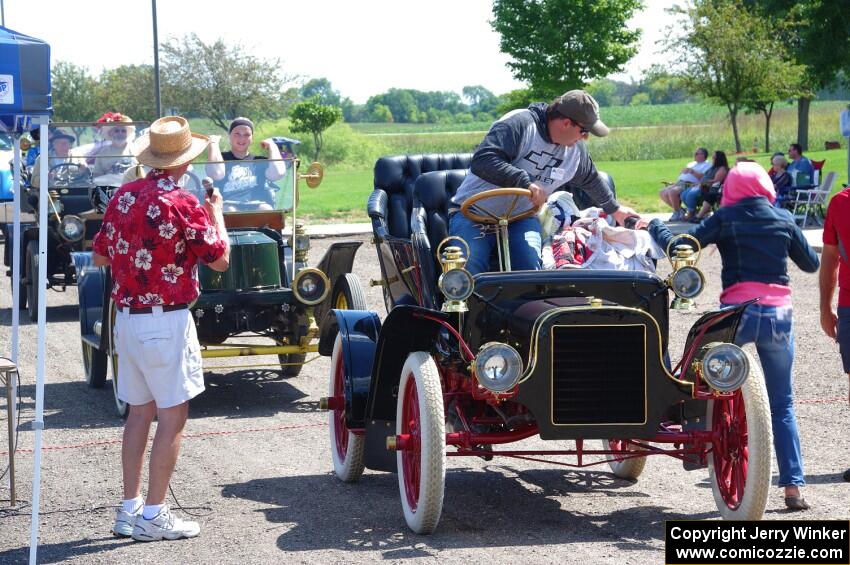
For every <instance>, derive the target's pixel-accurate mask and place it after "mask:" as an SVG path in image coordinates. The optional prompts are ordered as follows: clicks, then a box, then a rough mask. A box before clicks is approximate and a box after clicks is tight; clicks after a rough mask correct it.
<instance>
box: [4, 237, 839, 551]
mask: <svg viewBox="0 0 850 565" xmlns="http://www.w3.org/2000/svg"><path fill="white" fill-rule="evenodd" d="M331 241H332V240H315V242H314V249H313V251H312V252H311V254H312V255H311V256H312V257H313V258H314V259H318V258H320V257H321V254H322V253H323V252H324V249H325V248H326V247H327V245H329V243H330V242H331ZM364 241H365V238H364ZM365 243H366V244H365V245H364V247H363V248H362V249H361V251H360V252H359V254H358V260H357V261H356V264H355V270H356V274H357V275H358V276H359V277H360V280H361V281H363V282H364V283H365V282H366V281H368V280H369V279H370V278H377V276H378V264H377V258H376V254H375V252H374V250H373V249H372V248H371V246H369V244H368V241H365ZM719 263H720V262H719V256H718V255H717V254H716V253H713V254H712V252H711V250H710V251H709V252H708V253H706V257H705V258H704V259H703V264H702V266H703V267H704V269H705V271H706V273H707V278H708V280H709V286H708V289H707V291H706V293H705V294H704V295H703V297H704V298H703V299H702V300H701V301H700V308H699V310H698V311H696V312H692V313H678V312H677V313H674V314H673V315H671V320H672V321H671V324H672V328H673V331H672V332H671V333H672V335H673V338H672V342H673V343H672V344H671V345H672V347H671V351H672V352H673V357H674V358H675V357H677V356H678V353H677V352H680V351H681V348H682V343H683V340H684V337H685V335H686V333H687V329H688V328H689V327H690V325H691V324H692V323H693V322H694V321H695V320H696V318H697V317H698V315H699V313H700V312H701V311H703V310H705V309H706V308H708V307H710V306H712V305H713V304H714V303H715V302H716V297H717V295H718V293H719V287H720V283H719V271H720V269H719ZM792 279H793V286H794V289H795V297H794V301H795V310H796V319H795V325H796V327H795V329H796V332H797V365H796V374H795V377H796V384H795V389H796V394H797V399H798V401H799V405H798V417H799V421H800V428H801V432H802V436H803V452H804V456H805V461H806V472H807V479H808V482H809V486H808V487H807V488H806V490H805V495H806V498H807V499H808V500H809V502H810V503H812V505H813V506H814V508H813V510H812V511H810V512H808V513H806V514H804V515H802V516H800V515H794V516H792V515H789V514H788V513H786V512H785V511H784V506H783V504H782V495H781V490H780V489H778V488H774V489H772V491H771V498H770V501H769V504H768V510H767V515H766V518H769V519H789V518H791V517H805V518H807V519H816V518H824V519H826V518H836V519H837V518H840V519H848V517H850V510H848V506H849V505H848V501H850V484H847V483H843V482H842V480H841V473H842V472H843V471H844V469H846V468H847V466H848V465H850V457H848V455H847V453H848V449H847V448H848V444H847V429H848V422H850V410H848V406H847V401H846V398H847V379H846V377H845V376H844V375H843V374H842V371H841V365H840V361H839V358H838V352H837V347H836V346H835V345H834V344H832V343H830V342H829V340H827V339H826V338H825V337H824V336H823V335H822V333H821V331H820V327H819V324H818V311H817V306H818V297H817V293H818V290H817V276H816V275H809V274H805V273H801V272H800V271H799V270H797V269H796V268H792ZM366 291H367V297H368V300H369V302H370V304H371V306H372V307H373V308H375V309H376V310H378V311H379V312H380V314H381V315H382V316H383V315H384V307H383V301H382V298H381V293H380V289H379V288H377V287H376V288H367V289H366ZM76 301H77V294H76V290H75V289H68V291H67V292H66V293H64V294H62V293H56V292H52V291H51V292H49V293H48V313H47V317H48V321H49V325H48V338H47V339H48V351H49V355H48V359H47V377H46V386H45V417H44V421H45V427H46V429H45V432H44V435H43V443H44V445H45V446H47V447H49V448H52V449H49V450H46V451H44V454H43V460H42V461H43V473H42V498H41V510H42V516H41V527H40V536H39V544H40V547H39V559H40V561H41V562H43V563H54V562H59V561H62V562H66V561H67V562H72V563H129V562H139V563H142V562H145V563H147V562H155V563H160V564H162V563H217V564H223V563H241V564H245V563H270V562H282V561H286V562H366V561H369V562H374V561H378V560H408V559H414V558H417V559H428V558H431V559H440V560H441V561H449V562H464V563H466V562H488V563H501V562H507V561H509V560H510V561H515V560H516V559H517V558H520V559H522V561H524V562H529V563H533V562H540V563H547V562H558V563H617V564H622V563H662V562H663V546H664V541H663V535H664V534H663V529H664V521H665V520H671V519H714V518H717V517H718V513H717V511H716V508H715V506H714V501H713V498H712V495H711V490H710V487H709V485H708V480H707V472H706V471H705V470H698V471H693V472H685V471H683V470H682V468H681V464H679V463H677V462H676V461H675V460H674V459H672V458H662V457H655V458H651V459H650V460H649V462H648V465H647V468H646V471H645V472H644V474H643V475H642V476H641V478H640V480H639V481H637V482H636V483H632V482H629V481H624V480H620V479H617V478H615V477H614V476H613V475H612V474H611V473H610V472H608V469H607V466H599V467H591V468H589V469H584V470H573V469H569V468H566V467H562V466H556V465H552V464H547V463H534V462H527V461H519V460H514V459H495V460H493V461H490V462H484V461H480V460H473V459H469V458H462V459H461V458H450V459H449V470H448V473H447V478H446V499H445V506H444V510H443V517H442V521H441V522H440V525H439V528H438V529H437V531H436V533H435V534H433V535H431V536H427V537H425V536H416V535H414V534H411V533H410V532H409V530H408V529H407V527H406V526H405V523H404V518H403V515H402V512H401V504H400V502H399V498H398V496H399V494H398V483H397V479H396V476H395V475H394V474H386V473H376V472H369V471H367V472H366V474H365V475H364V477H363V479H362V480H361V481H360V482H359V483H358V484H355V485H346V484H342V483H341V482H339V481H337V480H336V479H335V478H334V477H333V476H332V474H331V463H330V454H329V451H328V438H327V435H328V431H327V426H326V424H325V422H326V415H325V413H323V412H320V411H319V410H318V399H319V397H320V396H323V395H325V394H326V391H327V374H328V365H329V363H328V360H327V359H324V358H320V359H318V360H316V361H315V362H313V363H311V364H309V365H307V366H306V367H305V368H304V370H303V372H302V373H301V375H300V376H299V377H297V378H294V379H289V380H284V379H282V378H280V377H279V376H278V374H277V373H275V372H265V371H263V370H241V371H240V370H224V369H216V368H214V367H209V369H210V370H209V373H208V388H207V391H206V392H205V393H204V394H202V395H201V396H200V397H198V398H197V399H195V400H193V401H192V403H191V415H190V420H189V423H188V425H187V429H186V432H187V435H188V437H187V438H186V439H185V441H184V443H183V451H182V454H181V457H180V460H179V462H178V465H177V470H176V472H175V475H174V479H173V481H172V485H173V487H174V492H175V494H176V495H177V498H178V499H179V501H180V503H181V504H182V505H183V506H185V507H187V509H189V510H190V511H191V512H193V513H198V514H204V515H203V517H200V518H198V520H199V521H200V522H201V525H202V528H203V529H202V533H201V536H200V537H199V538H197V539H193V540H184V541H179V542H170V543H155V544H139V543H134V542H132V541H127V540H124V539H116V538H114V537H112V536H111V535H110V533H109V528H110V527H111V524H112V518H113V508H112V507H113V505H115V504H116V503H117V502H118V501H119V500H120V498H121V484H120V470H121V468H120V442H119V441H118V440H120V434H121V425H122V422H121V420H119V419H118V418H117V417H116V416H115V415H114V409H113V400H112V390H111V388H109V383H108V382H107V388H104V389H102V390H93V389H89V388H88V387H87V386H86V384H85V382H84V380H83V375H82V360H81V354H80V345H79V324H78V322H77V307H76ZM10 303H11V292H10V290H9V280H8V278H6V277H2V280H0V308H2V310H0V353H3V352H6V351H8V349H9V339H10V331H9V326H10V323H11V311H10ZM25 317H26V316H25V314H23V313H22V318H25ZM21 343H22V350H21V356H20V357H21V359H22V363H21V368H20V369H21V378H22V381H23V386H22V389H21V391H22V395H23V420H24V422H25V423H24V425H23V427H22V430H21V433H20V448H21V449H22V450H31V449H32V447H33V439H34V438H33V433H32V431H31V430H30V427H29V422H30V421H31V420H32V418H33V415H34V409H35V401H34V394H35V387H34V380H35V351H36V345H35V344H36V326H35V325H33V324H29V323H26V324H25V325H24V326H23V327H22V328H21ZM239 362H242V361H241V360H236V361H235V363H239ZM266 362H271V360H269V361H266ZM223 363H224V362H223ZM223 363H220V364H223ZM226 363H227V364H232V363H234V361H233V360H229V361H226ZM819 401H822V402H819ZM4 402H5V401H4V400H0V418H2V421H0V427H2V432H3V435H2V436H0V437H5V426H6V422H5V417H6V411H5V409H4V408H5V404H3V403H4ZM99 442H100V443H99ZM0 444H2V445H0V468H2V467H5V465H6V462H7V458H8V454H7V453H6V452H5V449H6V447H5V441H2V440H0ZM536 445H537V446H539V445H543V444H542V442H540V441H539V440H526V442H524V447H533V446H536ZM551 445H552V444H547V448H549V449H551V448H552V447H551ZM56 448H63V449H56ZM17 461H18V492H19V494H18V496H19V498H21V499H22V500H24V501H29V500H30V497H31V482H32V471H33V456H32V454H31V453H30V452H28V451H22V452H21V453H20V454H19V455H18V459H17ZM774 469H775V464H774ZM775 479H776V477H775V475H774V481H775ZM8 498H9V492H8V483H6V484H4V486H2V487H0V499H8ZM169 503H170V504H171V505H172V507H174V506H175V502H174V500H171V499H170V500H169ZM6 505H8V500H7V501H5V502H0V563H17V562H24V561H25V560H26V556H27V552H28V546H29V526H30V521H29V510H30V508H29V506H28V505H27V504H26V503H25V504H24V505H22V506H21V507H20V511H19V512H15V511H14V510H11V511H10V510H7V509H6V508H7V506H6ZM177 512H178V513H180V514H182V515H183V516H184V517H188V516H186V513H185V512H181V511H180V510H177ZM520 556H521V557H520Z"/></svg>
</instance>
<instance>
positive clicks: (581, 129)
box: [567, 116, 590, 135]
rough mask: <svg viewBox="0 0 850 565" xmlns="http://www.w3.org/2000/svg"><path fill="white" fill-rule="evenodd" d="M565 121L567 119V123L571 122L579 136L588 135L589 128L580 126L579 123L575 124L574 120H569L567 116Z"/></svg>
mask: <svg viewBox="0 0 850 565" xmlns="http://www.w3.org/2000/svg"><path fill="white" fill-rule="evenodd" d="M567 119H568V120H569V121H571V122H572V123H573V125H574V126H576V127H577V128H578V132H579V133H580V134H581V135H585V134H588V133H590V128H589V127H587V126H583V125H581V124H580V123H579V122H577V121H576V120H574V119H572V118H570V117H569V116H567Z"/></svg>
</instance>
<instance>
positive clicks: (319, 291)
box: [292, 269, 331, 306]
mask: <svg viewBox="0 0 850 565" xmlns="http://www.w3.org/2000/svg"><path fill="white" fill-rule="evenodd" d="M330 286H331V285H330V281H328V277H327V275H325V273H323V272H322V271H320V270H319V269H302V270H301V271H299V272H298V274H297V275H295V280H294V281H292V292H294V293H295V298H297V299H298V300H299V301H300V302H303V303H304V304H306V305H308V306H312V305H314V304H318V303H319V302H321V301H322V300H324V299H325V298H326V297H327V296H328V292H330Z"/></svg>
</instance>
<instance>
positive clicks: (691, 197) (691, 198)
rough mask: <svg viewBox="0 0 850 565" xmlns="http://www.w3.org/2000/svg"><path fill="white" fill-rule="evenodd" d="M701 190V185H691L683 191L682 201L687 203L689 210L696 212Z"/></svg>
mask: <svg viewBox="0 0 850 565" xmlns="http://www.w3.org/2000/svg"><path fill="white" fill-rule="evenodd" d="M701 192H702V189H701V188H700V185H696V186H691V187H688V188H686V189H685V190H683V191H682V202H683V203H684V204H685V207H686V208H687V209H688V212H694V211H695V210H696V209H697V203H698V202H699V196H700V193H701Z"/></svg>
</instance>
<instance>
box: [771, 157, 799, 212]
mask: <svg viewBox="0 0 850 565" xmlns="http://www.w3.org/2000/svg"><path fill="white" fill-rule="evenodd" d="M771 165H772V166H771V170H772V171H773V175H772V176H771V177H770V178H771V180H772V181H773V189H774V190H776V202H775V203H774V206H776V207H777V208H783V207H785V205H786V204H787V203H788V202H789V201H790V200H791V199H792V198H793V193H792V191H791V185H792V183H793V180H792V179H791V175H790V174H789V173H788V160H787V159H786V158H785V155H783V154H781V153H780V154H778V155H774V156H773V159H771Z"/></svg>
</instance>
